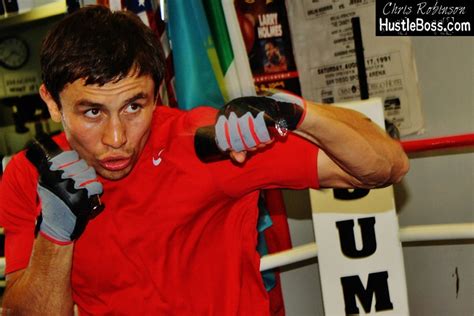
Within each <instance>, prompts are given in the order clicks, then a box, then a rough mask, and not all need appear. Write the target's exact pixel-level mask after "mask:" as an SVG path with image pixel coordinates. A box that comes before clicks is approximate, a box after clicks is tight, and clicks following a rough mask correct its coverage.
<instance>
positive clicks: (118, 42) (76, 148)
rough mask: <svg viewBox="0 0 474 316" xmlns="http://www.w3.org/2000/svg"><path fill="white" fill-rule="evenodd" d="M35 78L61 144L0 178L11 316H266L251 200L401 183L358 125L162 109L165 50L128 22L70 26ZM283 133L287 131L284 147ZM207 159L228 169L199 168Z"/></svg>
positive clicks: (351, 120) (357, 121)
mask: <svg viewBox="0 0 474 316" xmlns="http://www.w3.org/2000/svg"><path fill="white" fill-rule="evenodd" d="M41 66H42V71H43V81H44V83H43V84H42V85H41V87H40V95H41V97H42V98H43V100H44V101H45V102H46V104H47V106H48V109H49V112H50V114H51V117H52V119H53V120H54V121H57V122H62V124H63V127H64V133H62V134H60V135H59V136H56V137H55V138H54V142H51V141H45V142H43V143H40V144H36V145H32V146H31V147H30V148H29V149H28V150H26V151H23V152H20V153H19V154H17V155H16V156H14V157H13V159H12V160H11V162H10V163H9V165H8V166H7V169H6V171H5V173H4V176H3V179H2V185H1V190H0V225H1V226H3V227H4V229H5V235H6V249H5V251H6V260H7V263H6V264H7V266H6V278H7V288H6V291H5V296H4V299H3V304H4V306H3V307H4V310H7V312H12V313H22V314H27V315H50V314H51V315H62V314H70V313H71V312H72V308H73V305H74V304H77V306H78V308H79V311H80V314H81V315H98V314H114V315H115V314H126V315H130V314H133V315H134V314H137V315H266V314H269V306H268V298H267V294H266V292H265V289H264V287H263V284H262V280H261V277H260V274H259V263H260V258H259V255H258V253H257V251H256V241H257V238H256V237H257V231H256V221H257V215H258V212H257V198H258V191H259V190H260V189H267V188H281V187H286V188H294V189H301V188H308V187H312V188H319V187H363V188H372V187H378V186H384V185H388V184H390V183H393V182H396V181H399V180H400V179H401V177H402V176H403V175H404V174H405V173H406V172H407V169H408V162H407V158H406V156H405V155H404V153H403V151H402V150H401V148H400V146H399V144H398V143H397V142H395V141H393V140H391V139H390V138H389V137H388V136H386V135H385V133H384V132H383V131H381V130H380V129H378V128H377V127H376V126H375V125H374V124H372V123H371V122H370V120H368V119H367V118H365V117H364V116H362V115H360V114H358V113H356V112H353V111H349V110H345V109H340V108H337V107H328V106H324V105H318V104H314V103H310V102H305V101H303V100H301V99H298V98H294V97H291V96H287V95H284V94H280V95H274V96H272V97H271V98H266V97H247V98H239V99H236V100H234V101H232V102H230V103H229V104H228V105H226V106H225V107H224V108H223V110H221V111H219V112H217V111H216V110H214V109H211V108H208V107H201V108H196V109H194V110H192V111H189V112H184V111H180V110H176V109H170V108H167V107H163V106H156V105H155V100H156V95H157V89H158V87H159V84H160V82H161V80H162V77H163V69H164V63H163V57H162V54H161V49H160V46H159V42H158V41H157V39H156V38H155V36H154V34H153V33H152V32H151V31H150V30H148V29H147V28H146V27H145V26H144V25H143V24H142V23H141V22H140V21H139V19H137V18H136V17H134V16H133V15H130V14H128V13H125V12H115V13H111V12H110V11H109V10H108V9H106V8H101V7H88V8H86V9H81V10H79V11H78V12H76V13H74V14H71V15H69V16H67V17H66V18H65V19H64V20H63V21H62V22H60V23H59V24H58V25H57V26H56V27H55V28H53V29H52V30H51V31H50V33H49V34H48V36H47V38H46V40H45V41H44V43H43V47H42V52H41ZM203 88H205V85H203ZM275 122H276V123H277V125H278V126H277V127H279V128H280V132H282V133H284V131H285V130H286V129H288V130H290V131H291V132H289V134H288V135H287V136H285V137H283V138H282V139H280V138H278V139H277V140H276V141H275V139H274V138H273V137H272V135H274V134H272V133H274V132H273V131H271V130H272V129H271V128H267V125H272V124H274V123H275ZM203 126H211V134H215V138H212V141H210V142H207V143H206V141H204V142H203V141H202V138H200V136H202V132H203V131H205V130H206V128H204V129H203ZM205 144H207V145H208V144H211V145H212V144H214V146H215V148H212V146H210V147H203V146H207V145H205ZM55 146H59V147H58V148H56V147H55ZM59 148H60V149H59ZM216 148H218V149H217V150H216ZM319 148H321V150H319ZM208 151H209V152H212V151H214V153H218V154H220V155H221V156H222V155H228V157H230V159H223V160H222V159H221V160H219V161H215V162H211V163H204V162H203V161H201V160H200V159H199V157H198V156H197V155H196V152H198V153H200V154H201V156H202V155H203V154H205V153H206V152H208ZM201 158H203V157H201ZM221 158H222V157H221ZM96 174H97V176H96ZM99 196H100V198H99ZM104 206H105V207H104ZM100 211H101V212H100ZM99 212H100V213H99ZM36 230H38V233H36Z"/></svg>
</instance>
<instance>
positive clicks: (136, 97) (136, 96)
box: [124, 92, 148, 104]
mask: <svg viewBox="0 0 474 316" xmlns="http://www.w3.org/2000/svg"><path fill="white" fill-rule="evenodd" d="M146 98H148V95H147V94H146V93H144V92H140V93H137V94H136V95H134V96H133V97H131V98H128V99H127V100H125V102H124V104H130V103H133V102H135V101H136V100H139V99H146Z"/></svg>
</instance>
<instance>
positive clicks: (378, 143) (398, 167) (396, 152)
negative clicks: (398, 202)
mask: <svg viewBox="0 0 474 316" xmlns="http://www.w3.org/2000/svg"><path fill="white" fill-rule="evenodd" d="M220 113H221V114H220V116H219V119H218V121H217V124H216V126H215V134H216V142H217V146H218V147H219V149H220V150H221V151H229V152H230V156H231V158H232V159H233V160H235V161H236V162H239V163H242V162H243V161H245V159H246V152H247V151H248V150H256V149H258V148H259V147H261V146H265V145H266V144H267V143H268V141H269V140H270V137H269V136H268V132H267V134H265V133H262V132H261V131H262V130H266V127H267V126H269V127H272V126H273V125H274V124H275V122H281V121H284V122H285V124H284V125H286V127H287V128H288V129H289V130H292V131H293V132H294V133H295V134H298V135H300V136H302V137H304V138H306V139H307V140H309V141H311V142H313V143H314V144H316V145H317V146H318V147H319V148H321V152H320V154H319V155H318V162H317V163H318V172H319V184H320V186H321V187H333V188H351V187H357V188H375V187H383V186H386V185H389V184H392V183H395V182H398V181H400V180H401V178H402V177H403V176H404V175H405V174H406V172H407V171H408V168H409V164H408V159H407V156H406V155H405V153H404V152H403V150H402V148H401V146H400V144H399V143H398V142H397V141H395V140H393V139H391V138H390V137H389V136H388V135H387V134H386V133H385V131H383V130H382V129H381V128H379V127H378V126H377V125H376V124H374V123H373V122H371V120H370V119H368V118H367V117H365V116H364V115H362V114H360V113H359V112H356V111H353V110H348V109H343V108H340V107H337V106H333V105H323V104H316V103H312V102H308V101H304V100H302V99H301V98H299V97H296V96H293V95H288V94H284V93H277V94H273V95H272V96H271V98H269V97H243V98H238V99H235V100H233V101H231V102H229V103H228V104H227V105H226V106H225V107H224V108H223V109H222V110H221V111H220ZM234 113H235V114H234ZM236 117H238V118H236ZM277 125H278V124H277ZM249 140H250V141H249ZM195 144H196V143H195ZM249 144H251V145H249ZM301 154H302V155H304V153H301Z"/></svg>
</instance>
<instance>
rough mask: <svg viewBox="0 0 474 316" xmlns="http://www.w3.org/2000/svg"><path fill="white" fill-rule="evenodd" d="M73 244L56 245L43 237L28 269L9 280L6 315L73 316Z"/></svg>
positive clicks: (16, 273)
mask: <svg viewBox="0 0 474 316" xmlns="http://www.w3.org/2000/svg"><path fill="white" fill-rule="evenodd" d="M72 253H73V244H69V245H57V244H55V243H52V242H50V241H49V240H47V239H46V238H44V237H42V236H41V235H40V236H39V237H38V238H37V239H36V241H35V243H34V246H33V252H32V254H31V259H30V264H29V265H28V267H27V268H26V269H23V270H19V271H16V272H13V273H10V274H8V275H7V276H6V280H7V285H6V289H5V294H4V297H3V309H4V312H6V315H72V314H73V301H72V296H71V263H72Z"/></svg>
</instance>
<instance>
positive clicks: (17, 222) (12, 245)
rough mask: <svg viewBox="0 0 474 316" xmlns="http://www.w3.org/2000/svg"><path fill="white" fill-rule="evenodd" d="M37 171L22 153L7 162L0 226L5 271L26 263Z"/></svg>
mask: <svg viewBox="0 0 474 316" xmlns="http://www.w3.org/2000/svg"><path fill="white" fill-rule="evenodd" d="M37 181H38V173H37V171H36V169H35V168H34V166H33V165H31V164H30V162H29V161H28V160H27V158H26V156H25V152H24V151H23V152H20V153H19V154H17V155H15V156H14V157H13V158H12V160H11V161H10V162H9V163H8V165H7V168H6V170H5V173H4V175H3V177H2V182H1V184H0V226H2V227H3V228H4V234H5V257H6V269H5V273H6V274H8V273H11V272H14V271H17V270H20V269H24V268H26V267H27V266H28V263H29V259H30V256H31V251H32V248H33V242H34V238H35V235H34V231H35V223H36V218H37V216H38V214H39V206H38V199H37V193H36V185H37Z"/></svg>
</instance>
